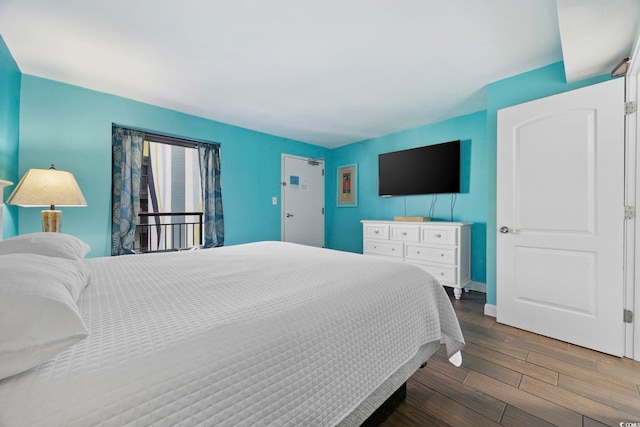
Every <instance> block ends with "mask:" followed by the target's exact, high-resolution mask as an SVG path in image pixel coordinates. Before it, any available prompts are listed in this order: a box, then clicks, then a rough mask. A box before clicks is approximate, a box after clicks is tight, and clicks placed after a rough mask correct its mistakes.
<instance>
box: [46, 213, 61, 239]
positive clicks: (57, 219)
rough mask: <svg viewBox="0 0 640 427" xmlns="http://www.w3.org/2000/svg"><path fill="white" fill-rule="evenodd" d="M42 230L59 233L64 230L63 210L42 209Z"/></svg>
mask: <svg viewBox="0 0 640 427" xmlns="http://www.w3.org/2000/svg"><path fill="white" fill-rule="evenodd" d="M42 231H46V232H49V231H51V232H54V233H59V232H60V231H62V211H59V210H50V209H47V210H43V211H42Z"/></svg>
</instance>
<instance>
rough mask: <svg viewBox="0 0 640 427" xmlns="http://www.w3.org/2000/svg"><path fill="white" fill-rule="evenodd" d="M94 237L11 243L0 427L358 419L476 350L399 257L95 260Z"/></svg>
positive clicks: (250, 252) (429, 284)
mask: <svg viewBox="0 0 640 427" xmlns="http://www.w3.org/2000/svg"><path fill="white" fill-rule="evenodd" d="M48 234H55V233H48ZM59 240H60V241H63V243H64V244H62V243H60V241H59ZM12 241H14V242H13V243H12ZM15 241H17V242H18V243H17V244H16V243H15ZM34 242H35V243H34ZM52 242H53V243H52ZM52 245H53V246H56V248H55V250H54V249H51V248H50V246H52ZM83 245H84V243H82V242H80V241H79V240H77V239H75V238H73V237H71V236H68V235H58V236H45V235H43V233H34V234H32V235H25V236H19V237H17V238H13V239H7V240H5V241H3V242H0V278H2V279H0V280H2V284H1V285H0V378H3V377H4V379H2V380H0V426H3V427H13V426H56V425H69V426H71V425H105V426H110V425H113V426H125V425H175V424H179V425H216V426H218V425H220V426H260V425H274V426H286V425H291V426H300V425H308V426H333V425H341V426H357V425H360V424H361V423H362V422H363V421H364V420H366V419H367V418H368V417H369V416H370V415H371V413H373V412H374V411H375V410H376V408H378V407H379V406H380V405H381V404H382V403H383V402H384V401H385V400H386V399H387V398H388V397H389V396H390V395H392V394H393V393H394V391H396V390H397V389H398V388H399V387H400V386H402V384H403V383H405V382H406V380H407V379H408V378H409V377H410V376H411V375H412V374H413V373H414V372H415V371H416V369H418V368H419V367H420V366H421V365H422V364H423V363H424V362H425V361H427V360H428V359H429V357H430V356H431V355H432V354H433V353H434V352H436V351H437V350H438V349H439V348H440V345H441V344H444V345H445V346H446V351H447V354H448V355H449V356H452V357H457V356H458V355H459V350H460V349H461V348H462V347H463V346H464V339H463V337H462V334H461V332H460V327H459V325H458V321H457V318H456V316H455V313H454V311H453V308H452V306H451V303H450V301H449V299H448V296H447V294H446V292H445V291H444V290H443V288H442V287H441V286H440V285H439V284H438V282H437V281H436V280H435V279H433V278H432V277H431V276H429V275H428V274H427V273H426V272H424V271H422V270H421V269H419V268H416V267H414V266H410V265H406V264H404V263H401V262H396V261H386V260H381V259H376V258H372V257H366V256H363V255H358V254H352V253H344V252H338V251H333V250H328V249H319V248H312V247H307V246H301V245H295V244H290V243H284V242H258V243H251V244H243V245H237V246H228V247H221V248H216V249H207V250H196V251H183V252H173V253H158V254H147V255H130V256H121V257H105V258H93V259H85V258H84V255H85V254H86V251H87V250H88V247H86V245H84V246H83ZM60 248H62V249H60ZM31 270H35V271H36V272H35V273H33V272H32V271H31ZM58 270H60V271H58ZM76 270H77V271H76ZM59 277H62V279H60V280H58V279H59ZM32 282H33V283H35V284H34V285H33V286H34V287H35V291H29V292H31V293H30V294H29V295H28V296H26V297H25V296H24V295H19V294H20V292H24V289H25V288H28V286H27V284H29V286H31V283H32ZM53 282H55V283H53ZM53 288H55V289H56V290H55V292H54V293H55V295H54V296H53V297H48V296H46V295H45V296H43V295H42V294H43V293H45V294H46V293H47V292H49V291H50V289H53ZM67 294H68V295H67ZM29 298H31V299H34V298H35V299H37V298H40V299H41V300H42V301H39V302H36V303H32V302H31V301H30V300H29ZM47 298H48V299H47ZM63 300H64V301H63ZM3 301H4V302H3ZM61 301H62V302H61ZM29 304H34V305H35V306H36V307H35V308H34V307H27V308H25V307H23V305H29ZM56 304H57V305H56ZM53 305H56V307H57V306H60V307H62V305H64V307H62V308H59V307H58V308H56V309H55V310H54V309H52V308H50V306H53ZM17 307H19V308H17ZM56 310H57V311H56ZM74 310H76V313H77V315H76V317H77V319H76V318H74V317H73V315H72V314H70V313H66V312H65V311H69V312H71V311H74ZM62 312H65V313H64V315H61V313H62ZM65 316H67V317H65ZM59 323H64V327H65V328H67V329H69V330H68V331H66V332H64V333H63V332H60V331H58V329H63V328H62V326H61V325H59ZM23 324H24V325H23ZM83 328H84V329H83ZM56 334H57V335H56ZM54 335H55V337H54ZM51 337H54V339H49V338H51ZM48 339H49V341H47V340H48ZM52 342H53V343H52ZM29 365H31V366H29Z"/></svg>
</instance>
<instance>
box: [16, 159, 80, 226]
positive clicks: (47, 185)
mask: <svg viewBox="0 0 640 427" xmlns="http://www.w3.org/2000/svg"><path fill="white" fill-rule="evenodd" d="M7 203H9V204H10V205H17V206H21V207H27V208H29V207H38V206H49V209H46V210H43V211H42V231H53V232H60V231H61V228H62V211H59V210H56V206H87V202H86V200H85V199H84V196H83V195H82V191H80V187H79V186H78V183H77V182H76V179H75V178H74V177H73V174H71V172H67V171H59V170H56V168H55V167H54V166H53V165H51V167H50V168H49V169H29V171H28V172H27V173H26V174H25V175H24V176H23V177H22V179H21V180H20V182H19V183H18V185H17V186H16V188H15V190H13V193H11V195H10V196H9V199H7Z"/></svg>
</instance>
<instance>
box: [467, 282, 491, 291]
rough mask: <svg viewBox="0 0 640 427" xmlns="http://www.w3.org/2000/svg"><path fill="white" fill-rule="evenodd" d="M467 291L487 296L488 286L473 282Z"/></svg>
mask: <svg viewBox="0 0 640 427" xmlns="http://www.w3.org/2000/svg"><path fill="white" fill-rule="evenodd" d="M466 289H468V290H470V291H476V292H482V293H483V294H486V293H487V284H486V283H482V282H471V283H470V284H469V286H467V288H466Z"/></svg>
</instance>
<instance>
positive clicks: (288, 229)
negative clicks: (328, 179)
mask: <svg viewBox="0 0 640 427" xmlns="http://www.w3.org/2000/svg"><path fill="white" fill-rule="evenodd" d="M282 240H283V241H284V242H292V243H300V244H303V245H309V246H317V247H320V248H321V247H324V161H323V160H318V159H307V158H302V157H295V156H290V155H287V154H283V155H282Z"/></svg>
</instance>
